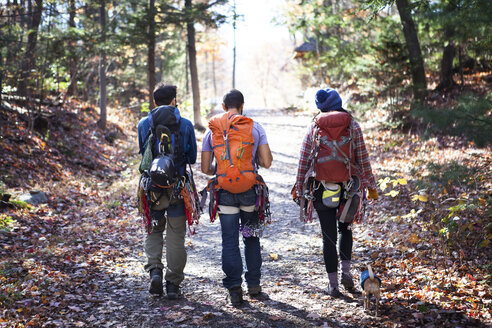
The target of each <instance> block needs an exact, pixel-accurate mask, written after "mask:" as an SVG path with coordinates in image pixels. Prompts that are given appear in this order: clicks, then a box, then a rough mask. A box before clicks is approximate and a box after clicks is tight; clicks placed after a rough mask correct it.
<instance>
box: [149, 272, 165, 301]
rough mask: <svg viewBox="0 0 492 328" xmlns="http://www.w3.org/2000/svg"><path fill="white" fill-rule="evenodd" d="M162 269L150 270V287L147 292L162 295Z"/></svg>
mask: <svg viewBox="0 0 492 328" xmlns="http://www.w3.org/2000/svg"><path fill="white" fill-rule="evenodd" d="M162 292H163V289H162V269H160V268H154V269H152V270H150V288H149V293H151V294H153V295H162Z"/></svg>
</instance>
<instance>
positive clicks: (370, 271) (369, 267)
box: [367, 264, 374, 279]
mask: <svg viewBox="0 0 492 328" xmlns="http://www.w3.org/2000/svg"><path fill="white" fill-rule="evenodd" d="M367 270H368V271H369V278H371V279H374V272H372V268H371V265H370V264H368V265H367Z"/></svg>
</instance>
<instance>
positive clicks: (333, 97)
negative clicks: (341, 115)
mask: <svg viewBox="0 0 492 328" xmlns="http://www.w3.org/2000/svg"><path fill="white" fill-rule="evenodd" d="M314 101H315V102H316V107H318V109H319V110H320V111H322V112H328V111H330V110H337V109H340V108H342V98H340V95H339V94H338V92H337V91H336V90H335V89H331V88H327V89H320V90H318V92H316V96H315V98H314Z"/></svg>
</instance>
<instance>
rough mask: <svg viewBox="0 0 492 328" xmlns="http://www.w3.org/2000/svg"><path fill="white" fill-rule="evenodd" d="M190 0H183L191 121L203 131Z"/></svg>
mask: <svg viewBox="0 0 492 328" xmlns="http://www.w3.org/2000/svg"><path fill="white" fill-rule="evenodd" d="M191 1H192V0H185V8H186V12H187V15H186V30H187V36H188V54H189V60H190V74H191V91H192V93H193V121H194V123H195V129H197V130H199V131H205V128H204V127H203V124H202V115H201V113H200V86H199V85H198V68H197V64H196V47H195V25H194V18H193V13H192V3H191Z"/></svg>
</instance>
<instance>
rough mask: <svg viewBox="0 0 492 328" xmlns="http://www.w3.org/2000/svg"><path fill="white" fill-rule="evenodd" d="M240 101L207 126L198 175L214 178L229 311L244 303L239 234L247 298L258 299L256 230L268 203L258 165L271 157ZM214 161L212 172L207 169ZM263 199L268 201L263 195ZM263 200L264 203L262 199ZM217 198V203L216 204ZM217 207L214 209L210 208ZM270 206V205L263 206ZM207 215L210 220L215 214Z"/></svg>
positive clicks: (231, 96) (229, 98)
mask: <svg viewBox="0 0 492 328" xmlns="http://www.w3.org/2000/svg"><path fill="white" fill-rule="evenodd" d="M243 107H244V97H243V94H242V93H241V92H239V91H238V90H231V91H229V92H228V93H227V94H226V95H225V96H224V98H223V103H222V108H223V109H224V111H225V113H223V114H219V115H216V116H215V117H213V118H212V119H211V120H210V122H209V128H210V130H209V131H207V133H206V134H205V136H204V138H203V147H202V163H201V169H202V172H203V173H205V174H208V175H215V176H216V177H215V179H212V180H211V183H210V184H209V189H210V193H211V195H212V196H213V195H215V197H212V196H211V199H210V205H211V208H214V207H215V211H217V210H218V214H219V218H220V225H221V229H222V270H223V271H224V273H225V275H226V277H225V278H224V279H223V285H224V287H225V288H227V289H228V291H229V298H230V301H231V303H232V304H233V305H239V304H241V303H242V302H243V291H242V287H241V284H242V273H243V263H242V259H241V252H240V249H239V231H241V232H242V235H243V243H244V254H245V260H246V272H245V280H246V284H247V286H248V294H249V295H250V296H253V297H254V296H258V295H259V294H260V293H261V286H260V278H261V264H262V259H261V251H260V239H259V237H260V235H261V230H260V228H259V225H260V223H261V221H262V220H264V219H265V218H264V210H263V209H262V206H263V204H265V203H268V199H266V200H265V198H264V196H267V194H268V189H267V188H266V186H265V185H264V183H263V180H262V179H261V177H260V176H259V175H258V174H257V171H258V165H259V166H261V167H265V168H269V167H270V165H271V163H272V153H271V151H270V147H269V146H268V141H267V137H266V134H265V130H264V129H263V127H262V126H261V125H260V124H258V123H257V122H253V120H252V119H250V118H248V117H246V116H243V115H242V113H243ZM213 157H215V159H216V161H217V165H216V168H214V167H213V166H212V165H211V163H212V159H213ZM265 194H266V195H265ZM262 196H263V197H262ZM214 198H215V202H214ZM214 203H215V205H214ZM266 205H268V204H266ZM215 211H214V210H213V209H212V211H211V214H210V215H211V217H210V218H211V220H214V219H215V215H216V212H215Z"/></svg>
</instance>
